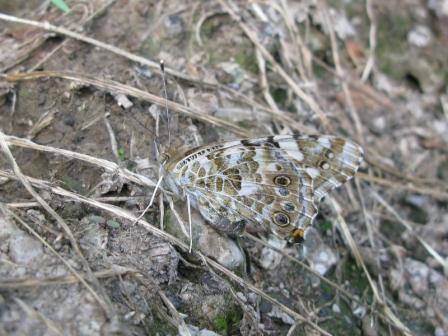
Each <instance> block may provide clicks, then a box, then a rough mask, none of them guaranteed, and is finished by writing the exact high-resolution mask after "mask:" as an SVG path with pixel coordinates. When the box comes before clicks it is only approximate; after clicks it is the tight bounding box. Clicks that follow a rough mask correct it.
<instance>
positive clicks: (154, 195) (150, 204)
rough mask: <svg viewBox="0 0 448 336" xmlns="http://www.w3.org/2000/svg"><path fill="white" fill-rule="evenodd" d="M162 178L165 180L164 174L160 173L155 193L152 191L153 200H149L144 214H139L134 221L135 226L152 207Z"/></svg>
mask: <svg viewBox="0 0 448 336" xmlns="http://www.w3.org/2000/svg"><path fill="white" fill-rule="evenodd" d="M162 180H163V175H160V177H159V180H158V181H157V184H156V186H155V188H154V191H153V193H152V195H151V200H150V201H149V204H148V206H147V207H146V208H145V210H143V212H142V214H141V215H140V216H138V218H137V219H136V220H135V221H134V223H132V226H134V225H135V224H137V223H138V221H139V220H140V219H142V217H143V216H144V215H145V213H147V212H148V210H149V208H151V206H152V203H154V198H155V197H156V193H157V190H158V189H159V187H160V183H162Z"/></svg>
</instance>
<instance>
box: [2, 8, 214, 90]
mask: <svg viewBox="0 0 448 336" xmlns="http://www.w3.org/2000/svg"><path fill="white" fill-rule="evenodd" d="M0 20H4V21H9V22H15V23H22V24H26V25H30V26H33V27H37V28H40V29H45V30H48V31H52V32H55V33H57V34H60V35H63V36H67V37H70V38H73V39H75V40H78V41H82V42H85V43H88V44H91V45H94V46H96V47H98V48H102V49H104V50H108V51H110V52H112V53H114V54H117V55H120V56H123V57H126V58H127V59H129V60H132V61H134V62H137V63H139V64H142V65H145V66H147V67H149V68H152V69H154V70H155V71H159V63H158V62H154V61H151V60H148V59H147V58H144V57H141V56H137V55H135V54H132V53H130V52H127V51H125V50H123V49H120V48H117V47H115V46H113V45H111V44H107V43H104V42H101V41H98V40H95V39H93V38H90V37H87V36H84V35H82V34H79V33H76V32H73V31H71V30H69V29H66V28H64V27H58V26H55V25H52V24H51V23H49V22H39V21H33V20H27V19H22V18H18V17H15V16H12V15H7V14H4V13H0ZM166 72H167V73H168V74H170V75H171V76H175V77H177V78H179V79H183V80H186V81H190V82H200V83H204V84H206V85H210V86H215V85H216V84H214V83H207V82H203V81H200V80H198V79H197V78H193V77H190V76H187V75H185V74H183V73H181V72H178V71H175V70H173V69H169V68H166Z"/></svg>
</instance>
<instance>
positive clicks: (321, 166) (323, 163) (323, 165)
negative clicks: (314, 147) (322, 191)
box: [319, 161, 330, 170]
mask: <svg viewBox="0 0 448 336" xmlns="http://www.w3.org/2000/svg"><path fill="white" fill-rule="evenodd" d="M319 167H320V168H322V169H323V170H327V169H330V164H329V163H328V162H327V161H321V162H320V163H319Z"/></svg>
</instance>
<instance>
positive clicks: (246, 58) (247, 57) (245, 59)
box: [235, 48, 258, 74]
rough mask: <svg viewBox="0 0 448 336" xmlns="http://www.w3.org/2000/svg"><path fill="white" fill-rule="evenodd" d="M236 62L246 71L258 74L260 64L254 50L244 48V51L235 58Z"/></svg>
mask: <svg viewBox="0 0 448 336" xmlns="http://www.w3.org/2000/svg"><path fill="white" fill-rule="evenodd" d="M235 61H236V62H237V63H238V64H239V65H240V66H241V67H242V68H243V69H244V70H247V71H249V72H252V73H253V74H258V63H257V58H256V56H255V53H254V50H253V48H250V49H248V48H242V51H241V52H240V53H239V54H237V55H236V56H235Z"/></svg>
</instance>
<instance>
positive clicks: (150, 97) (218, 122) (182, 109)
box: [4, 71, 250, 137]
mask: <svg viewBox="0 0 448 336" xmlns="http://www.w3.org/2000/svg"><path fill="white" fill-rule="evenodd" d="M44 77H56V78H64V79H68V80H72V81H74V82H78V83H82V84H84V85H93V86H95V87H98V88H101V89H104V90H107V91H109V92H114V93H122V94H125V95H128V96H131V97H135V98H139V99H141V100H144V101H148V102H151V103H154V104H157V105H159V106H161V107H165V105H168V108H169V110H170V111H172V112H176V113H182V114H184V115H186V116H188V117H190V118H193V119H196V120H200V121H203V122H205V123H208V124H211V125H215V126H219V127H223V128H225V129H227V130H229V131H230V132H233V133H235V134H237V135H239V136H243V137H247V136H250V132H249V131H247V130H245V129H243V128H241V127H238V126H236V125H235V124H233V123H231V122H228V121H225V120H222V119H220V118H217V117H214V116H209V115H207V114H204V113H201V112H200V111H196V110H194V109H192V108H189V107H187V106H184V105H181V104H177V103H175V102H173V101H168V100H166V99H165V98H163V97H159V96H157V95H154V94H152V93H149V92H146V91H143V90H139V89H137V88H134V87H132V86H129V85H125V84H121V83H118V82H115V81H112V80H105V79H103V80H100V79H96V78H92V77H89V76H82V75H78V74H75V73H69V72H59V71H37V72H31V73H22V74H14V75H6V76H4V78H5V79H6V80H8V81H14V82H15V81H22V80H32V79H37V78H44Z"/></svg>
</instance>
